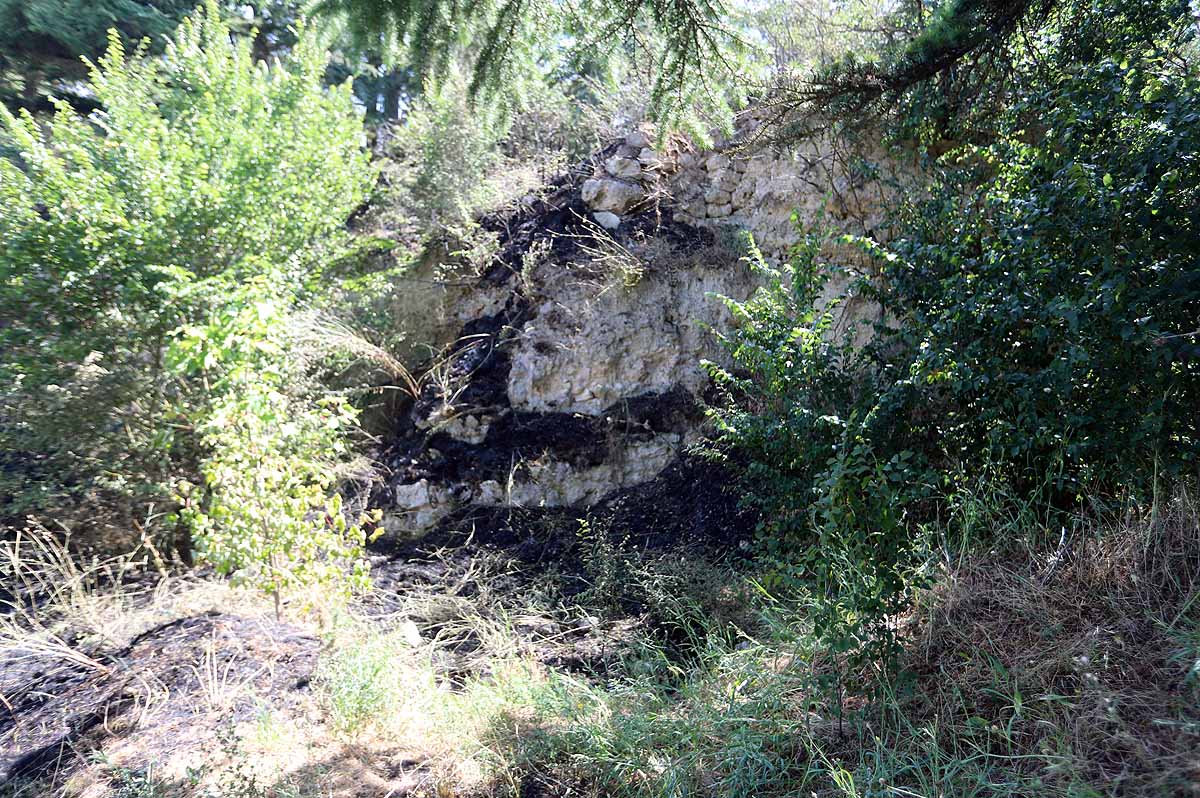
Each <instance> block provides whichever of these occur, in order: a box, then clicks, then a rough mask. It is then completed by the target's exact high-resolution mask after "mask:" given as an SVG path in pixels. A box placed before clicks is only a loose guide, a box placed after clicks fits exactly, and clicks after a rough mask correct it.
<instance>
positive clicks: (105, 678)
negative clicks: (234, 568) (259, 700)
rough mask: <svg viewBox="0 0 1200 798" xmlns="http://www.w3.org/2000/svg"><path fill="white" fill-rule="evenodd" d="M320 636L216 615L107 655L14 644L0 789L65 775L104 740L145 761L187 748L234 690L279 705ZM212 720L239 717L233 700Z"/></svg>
mask: <svg viewBox="0 0 1200 798" xmlns="http://www.w3.org/2000/svg"><path fill="white" fill-rule="evenodd" d="M319 648H320V643H319V641H318V640H317V639H316V638H315V637H312V636H310V635H307V634H305V633H303V632H301V631H300V630H299V629H296V628H295V627H291V626H289V625H287V624H282V623H273V622H268V621H260V620H250V619H247V618H242V617H238V616H234V615H227V614H224V613H219V612H210V613H205V614H202V615H197V616H192V617H187V618H181V619H178V620H174V621H171V622H169V623H165V624H162V625H160V626H157V627H155V628H153V629H150V630H149V631H146V632H144V633H142V634H140V635H138V636H137V637H136V638H134V640H133V641H132V642H130V643H129V645H127V646H125V647H123V648H121V649H120V650H117V651H114V652H111V653H93V654H92V655H91V656H88V655H87V654H85V653H84V652H82V651H79V650H77V649H72V650H70V651H67V650H62V651H58V652H55V651H53V650H49V651H39V650H36V649H35V648H34V647H33V645H32V643H31V650H30V651H27V652H21V651H20V650H17V651H15V652H13V653H12V654H11V656H9V658H8V659H7V661H4V662H0V696H3V702H2V703H3V705H2V706H0V785H3V784H4V783H5V782H6V781H9V780H15V779H34V778H40V777H46V776H51V775H54V774H61V773H64V772H70V771H71V770H72V769H73V768H75V767H77V766H78V765H79V764H80V763H81V761H82V754H81V752H83V751H85V750H89V749H92V748H95V747H97V746H98V744H99V741H100V740H101V739H103V738H106V737H114V736H123V735H125V734H128V735H132V736H133V738H134V739H133V740H132V742H133V743H134V744H135V745H136V747H137V748H138V750H139V751H141V752H144V753H145V755H146V758H147V759H154V758H159V759H166V758H168V757H169V756H170V755H171V754H172V753H173V752H174V751H175V750H180V749H186V748H187V747H189V746H191V745H194V744H195V743H196V742H197V740H198V739H199V738H200V737H201V736H202V735H203V734H204V733H205V732H206V731H208V732H212V731H214V730H213V729H211V728H207V729H206V728H205V727H206V726H210V725H211V724H212V723H214V722H215V720H216V719H217V718H216V710H218V709H222V707H216V706H213V704H215V703H219V702H221V701H222V700H223V699H224V698H225V696H224V695H223V694H222V693H224V692H225V691H228V690H231V689H233V688H234V687H237V688H238V689H253V690H254V691H256V692H257V693H259V694H262V695H272V696H275V697H276V698H277V699H278V700H279V701H280V702H281V703H286V701H287V697H288V694H289V693H296V694H298V693H299V692H301V691H304V690H306V689H307V687H308V684H309V679H310V677H311V675H312V672H313V668H314V667H315V665H316V660H317V653H318V650H319ZM227 709H228V710H229V712H227V713H224V714H222V715H221V717H220V718H219V720H220V722H222V723H232V722H237V721H238V720H239V719H240V718H239V717H238V713H239V712H241V713H245V712H246V711H248V709H247V708H246V707H244V706H242V707H241V708H240V710H239V709H238V707H237V705H236V704H231V705H230V706H229V707H228V708H227Z"/></svg>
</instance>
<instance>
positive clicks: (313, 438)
mask: <svg viewBox="0 0 1200 798" xmlns="http://www.w3.org/2000/svg"><path fill="white" fill-rule="evenodd" d="M251 52H252V51H251V42H250V41H247V40H241V41H239V42H237V43H234V44H231V41H230V35H229V29H228V27H227V26H226V25H225V23H224V22H223V21H222V20H221V15H220V11H219V7H218V4H217V3H216V2H215V0H210V2H208V4H207V5H206V6H204V7H203V8H202V9H200V10H198V11H197V12H196V13H195V14H194V15H193V16H191V17H190V18H188V19H187V20H185V21H184V22H183V23H182V25H181V26H180V28H179V30H178V32H177V33H176V34H175V36H174V37H173V38H172V40H171V41H170V42H168V44H167V46H166V49H165V52H164V55H163V57H162V58H161V59H149V58H143V57H141V53H140V52H139V53H138V54H135V55H134V56H133V57H128V56H127V55H126V53H125V52H124V51H123V49H122V46H121V42H120V39H119V37H117V36H116V35H115V34H113V36H112V38H111V43H110V46H109V49H108V52H107V53H106V54H105V56H104V57H103V58H102V59H100V61H99V62H98V63H97V64H95V65H92V66H91V80H90V89H91V92H92V93H93V94H94V95H95V98H96V101H97V102H98V103H99V105H100V106H101V107H102V109H103V110H102V111H99V112H97V113H96V114H95V115H93V116H92V117H89V118H83V117H81V116H80V115H78V114H77V113H75V112H74V111H72V110H71V108H69V107H68V106H66V105H65V104H60V105H59V106H58V111H57V113H56V114H55V116H54V118H53V120H52V121H51V122H50V124H49V125H48V127H47V128H46V129H43V128H42V126H40V125H39V123H38V122H36V121H35V120H34V119H33V118H32V117H30V116H28V115H22V116H20V117H17V116H14V115H13V114H11V113H9V112H8V111H6V110H4V109H0V129H2V130H3V132H4V133H5V134H6V135H7V136H8V137H9V138H11V140H12V141H13V142H14V144H15V145H16V149H17V150H18V152H19V154H18V155H17V157H16V158H15V159H13V160H11V161H0V201H2V202H3V204H4V206H5V209H6V210H5V214H4V215H3V217H2V218H0V309H2V311H3V312H2V313H0V315H3V317H4V318H5V320H6V322H5V324H4V325H3V327H2V328H0V348H3V350H4V352H5V357H4V359H3V362H0V383H2V384H3V386H4V387H3V388H2V389H0V406H2V407H3V408H4V410H5V411H6V412H5V413H4V416H5V420H4V422H3V423H2V424H0V437H2V438H3V446H2V448H3V450H4V451H5V452H6V454H5V458H6V461H7V462H6V463H5V465H6V468H5V474H6V476H5V481H6V485H5V486H4V488H3V490H4V493H5V494H6V495H4V496H2V497H0V500H3V501H4V504H5V506H4V508H3V510H0V514H3V515H5V516H12V515H14V514H16V513H17V512H25V511H31V510H32V511H46V510H50V511H53V512H55V513H58V514H66V513H69V512H70V507H71V505H72V504H73V503H75V502H77V501H78V499H79V498H80V496H81V495H87V494H90V493H94V492H95V491H96V490H98V489H108V490H114V489H115V490H116V491H117V492H118V493H119V494H120V496H121V497H122V499H123V500H124V501H126V502H132V503H131V506H136V504H137V502H138V501H139V500H140V501H157V502H162V501H163V500H164V499H166V498H169V495H170V490H171V485H172V483H173V482H174V481H175V480H176V479H177V478H179V477H181V476H183V477H188V478H189V479H190V481H192V482H196V481H202V482H203V483H204V491H203V492H202V493H194V494H192V496H191V497H190V500H189V503H188V506H187V508H186V512H185V513H184V515H183V516H182V517H183V518H184V519H185V520H188V521H191V522H192V523H193V524H194V528H195V531H196V532H197V535H198V539H199V542H200V544H201V548H200V551H201V553H202V554H205V555H207V556H211V557H212V558H213V559H214V561H215V562H216V563H217V564H218V565H219V566H221V567H222V569H225V570H232V569H238V568H244V567H248V566H252V565H254V566H256V567H263V566H264V565H265V564H266V563H270V565H269V567H268V568H267V570H268V571H269V572H270V573H271V574H272V575H271V576H270V578H269V579H267V580H266V581H267V583H268V584H271V585H276V586H278V585H280V584H281V573H282V572H281V570H280V569H281V568H284V567H285V566H284V564H283V563H281V562H279V560H278V556H279V553H280V552H281V551H283V550H285V549H289V548H290V549H291V555H290V557H291V566H290V568H289V570H290V571H292V572H294V571H295V568H296V566H297V563H299V562H301V561H305V560H308V559H309V558H310V556H311V555H313V554H314V551H313V550H312V549H311V548H308V547H306V546H301V545H297V542H298V541H299V540H301V539H304V540H309V539H310V538H308V537H306V535H310V534H313V533H314V531H315V530H318V529H324V528H325V526H324V524H326V523H333V524H335V525H336V524H340V523H341V522H340V521H333V522H316V521H311V520H309V519H310V517H312V514H313V512H314V508H317V507H320V508H323V507H324V506H325V505H326V503H327V500H328V499H329V486H330V477H329V474H331V473H332V469H330V468H329V461H330V460H332V459H336V457H337V456H338V454H339V451H338V448H337V446H335V445H334V444H335V443H336V441H337V439H338V433H339V431H341V430H343V429H345V427H346V426H347V425H348V424H349V423H350V421H351V420H352V415H351V414H349V413H348V411H347V410H346V409H345V408H344V407H343V406H341V405H339V404H338V403H337V402H333V403H329V402H325V403H318V402H316V400H317V399H319V398H320V391H319V390H317V389H316V388H315V386H313V385H312V384H311V383H310V382H306V381H305V380H304V379H303V374H301V373H299V372H298V369H297V368H296V367H295V366H294V365H293V364H291V363H290V362H289V357H288V351H287V346H286V345H285V340H284V338H285V328H286V324H287V318H288V315H289V313H291V312H292V311H293V310H294V309H296V308H298V307H299V306H300V305H301V304H302V303H304V302H305V301H307V300H309V299H311V298H312V297H314V296H315V295H317V294H318V293H319V292H320V291H323V290H325V287H326V284H327V282H328V280H329V273H328V271H327V269H326V268H325V266H326V264H327V263H331V262H333V261H334V256H336V255H337V254H338V253H339V252H341V251H342V250H343V249H344V247H345V242H346V239H345V234H344V232H343V225H344V222H345V220H346V218H347V217H348V216H349V215H350V213H351V212H352V211H353V210H354V209H355V208H356V207H357V206H358V205H359V204H360V203H361V202H362V200H363V198H364V196H365V194H366V191H367V189H368V187H369V186H370V184H371V182H372V180H373V175H372V170H371V169H370V168H369V166H368V163H367V158H366V154H365V152H364V150H363V147H362V129H361V120H360V117H359V114H358V113H357V112H356V111H355V109H354V107H353V102H352V98H351V95H350V91H349V87H348V86H345V85H344V86H341V87H338V88H332V89H330V88H326V87H325V86H324V85H323V82H322V78H323V75H324V70H325V60H326V59H325V55H324V53H323V52H322V50H321V49H320V48H319V47H318V45H317V44H316V42H315V40H314V39H313V38H312V37H311V36H309V35H308V34H307V33H304V32H302V35H301V37H300V40H299V42H298V44H297V45H296V47H295V48H294V49H293V51H292V52H291V54H290V55H289V57H288V58H287V59H286V60H285V61H283V62H281V63H275V64H272V65H266V64H261V63H255V62H254V61H253V58H252V55H251ZM47 396H51V397H54V401H53V402H52V403H47V402H45V401H44V399H45V398H46V397H47ZM260 464H261V465H262V469H261V470H260V469H258V468H257V466H258V465H260ZM31 465H32V466H34V467H31ZM48 475H53V476H54V477H57V481H58V484H57V485H55V484H54V481H53V480H48V479H47V478H46V477H47V476H48ZM265 492H270V493H271V494H272V495H271V496H270V498H265ZM319 515H320V517H324V515H325V513H324V512H321V513H320V514H319ZM251 527H255V528H256V529H257V532H251ZM335 531H336V533H337V534H341V533H342V532H343V530H342V529H341V528H338V529H336V530H335ZM345 531H346V532H349V531H351V530H345ZM302 532H303V534H302ZM353 538H354V535H350V536H349V538H348V539H350V540H353ZM324 540H325V542H322V543H315V544H313V545H314V546H315V548H316V549H318V550H321V551H326V552H328V551H331V550H338V551H341V550H340V549H337V548H336V547H332V548H331V545H332V544H330V543H329V539H328V538H326V539H324ZM266 541H270V542H266ZM290 581H291V579H290V578H289V579H283V580H282V582H290Z"/></svg>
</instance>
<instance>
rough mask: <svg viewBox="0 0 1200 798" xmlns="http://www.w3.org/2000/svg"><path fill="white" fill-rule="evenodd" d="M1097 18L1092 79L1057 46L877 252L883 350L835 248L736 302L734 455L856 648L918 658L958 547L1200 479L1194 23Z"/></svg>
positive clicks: (788, 566)
mask: <svg viewBox="0 0 1200 798" xmlns="http://www.w3.org/2000/svg"><path fill="white" fill-rule="evenodd" d="M1077 10H1078V9H1077ZM1085 12H1086V13H1085ZM1081 14H1082V16H1081V17H1079V19H1082V20H1083V22H1084V23H1085V24H1083V25H1082V27H1080V28H1079V29H1077V30H1076V31H1074V33H1075V36H1074V38H1073V40H1072V41H1073V42H1075V43H1076V44H1077V43H1078V42H1079V41H1087V42H1088V43H1089V46H1090V47H1091V48H1092V50H1091V54H1090V55H1091V60H1087V61H1084V62H1079V61H1078V59H1077V58H1075V56H1074V54H1072V53H1068V52H1059V51H1057V50H1056V49H1055V46H1056V45H1055V42H1056V41H1057V40H1056V39H1054V38H1053V37H1050V38H1048V39H1046V40H1045V41H1043V42H1042V44H1041V47H1042V48H1043V52H1039V53H1034V54H1031V55H1030V56H1029V60H1028V61H1027V62H1024V63H1021V64H1019V66H1020V68H1021V71H1020V72H1019V74H1018V79H1019V82H1020V84H1021V87H1022V89H1023V91H1022V93H1021V94H1020V100H1019V101H1017V102H1014V103H1012V104H1011V106H1010V107H1009V108H1008V109H1006V110H1005V111H1004V112H1003V113H1002V114H1001V115H1000V116H999V117H998V118H997V119H996V120H995V124H996V125H997V130H996V131H995V133H994V135H993V137H992V139H991V142H990V143H989V144H987V145H964V146H962V147H960V148H959V149H957V150H955V151H953V152H951V153H950V154H948V155H946V156H944V157H943V158H942V159H941V160H940V161H937V162H936V163H934V164H933V166H932V169H931V171H930V172H929V174H928V178H929V182H928V183H927V184H925V185H923V186H921V188H920V190H919V191H918V192H915V193H914V195H913V196H912V197H910V198H908V199H907V200H906V202H904V203H902V204H901V206H900V210H899V212H898V213H897V214H896V215H895V218H894V219H893V222H894V224H893V231H892V232H893V238H892V241H891V243H890V244H888V245H887V246H886V247H884V246H881V245H880V244H878V243H876V242H874V241H869V240H862V239H859V240H857V241H856V243H857V244H859V245H860V246H861V247H862V248H863V249H865V250H866V251H867V252H868V253H869V254H871V255H874V256H875V260H876V261H877V263H878V267H879V268H878V273H877V274H876V275H875V277H874V278H873V279H872V280H870V281H869V282H865V281H864V282H860V283H859V284H858V285H856V290H860V291H864V292H867V293H868V294H869V295H870V296H871V297H872V298H874V299H875V300H876V301H877V302H878V303H879V304H880V305H881V306H882V308H883V310H884V311H885V312H886V316H885V317H886V319H887V323H885V324H879V325H876V329H875V336H874V338H873V340H872V341H871V342H870V343H869V344H867V345H865V346H862V347H854V346H852V345H851V344H850V343H849V341H848V340H847V341H845V342H843V341H839V340H837V339H835V338H834V336H833V335H832V332H831V331H832V318H833V316H832V314H833V312H834V308H830V307H827V308H825V309H823V310H817V309H816V307H815V300H816V297H817V296H818V294H819V288H820V286H821V278H820V276H819V275H820V274H822V273H828V272H829V271H830V270H833V269H834V268H835V267H834V266H833V265H831V264H826V263H820V262H818V259H817V254H816V253H817V251H818V244H817V242H816V241H815V240H809V241H807V242H806V243H805V244H804V245H802V246H801V247H800V248H799V249H798V251H797V252H796V253H795V258H794V261H793V263H791V264H789V265H788V266H787V267H785V268H784V269H783V270H782V271H781V272H778V273H772V274H771V279H770V281H769V284H768V285H767V286H766V287H764V288H763V289H761V290H760V291H759V292H758V293H757V294H756V295H755V296H754V297H752V298H751V299H750V300H748V301H746V302H742V303H738V302H729V303H728V304H729V305H730V307H731V309H732V310H733V312H734V315H735V317H736V319H737V321H738V322H739V323H738V325H737V326H736V327H735V329H734V330H733V331H732V332H731V333H730V334H729V336H728V338H727V339H726V341H725V343H726V345H727V347H728V350H729V352H730V354H731V355H732V358H733V362H734V368H733V369H731V370H729V371H723V370H721V369H714V376H715V378H716V381H717V383H718V385H719V386H721V387H722V388H724V389H725V391H726V393H727V396H728V404H727V405H726V406H724V407H721V408H718V409H717V410H716V411H715V417H716V419H717V421H718V436H719V441H718V449H719V450H720V451H721V452H723V453H724V454H726V455H728V456H731V458H732V459H733V460H734V461H735V462H739V463H742V464H743V466H744V468H743V475H744V479H743V481H742V484H743V486H744V488H745V490H746V493H747V501H748V502H749V503H750V504H752V505H754V506H755V507H756V508H757V509H759V510H760V511H761V513H762V518H763V521H762V524H761V528H760V532H761V537H762V540H763V544H764V552H765V554H766V555H767V557H768V558H769V560H770V562H771V563H772V565H774V566H775V569H776V574H777V578H778V579H779V580H780V581H782V582H784V583H786V584H789V585H791V586H794V587H799V588H803V589H804V590H806V591H807V592H808V593H810V594H811V596H812V597H813V599H814V601H815V608H814V618H813V620H814V625H815V628H816V632H817V633H818V634H819V635H820V636H821V637H822V638H823V639H824V640H825V642H826V643H828V644H829V645H831V646H832V647H833V648H834V649H835V650H849V651H854V652H858V653H862V654H869V655H871V656H877V655H883V656H886V655H887V653H888V652H889V651H894V650H895V643H896V640H895V635H894V632H893V631H892V629H893V628H894V627H893V626H892V625H891V624H890V623H889V619H890V618H891V617H892V616H894V615H895V614H896V613H897V612H898V611H899V610H901V609H902V608H903V607H904V606H905V604H906V599H907V596H908V594H909V592H910V591H911V589H912V588H913V587H915V586H917V585H920V584H921V582H922V573H923V563H924V562H925V561H926V560H927V559H928V557H927V554H926V550H927V548H928V547H929V546H931V545H936V544H938V543H946V542H947V541H948V540H949V538H948V537H946V535H947V533H948V534H949V535H951V536H953V539H954V540H956V541H958V542H959V543H960V544H961V543H962V542H963V541H964V540H965V536H964V529H963V528H961V527H966V526H970V527H971V529H970V533H971V534H972V535H976V536H978V540H977V542H978V543H985V544H987V545H997V544H998V545H1001V546H1003V545H1008V544H1011V543H1014V542H1016V541H1011V540H1003V539H998V538H997V533H998V532H999V531H1001V530H1004V529H1011V528H1012V527H1013V525H1012V524H1009V523H1005V522H1004V521H1003V517H1004V516H1005V515H1006V514H1009V513H1010V512H1016V513H1017V514H1018V515H1021V516H1022V517H1028V515H1029V512H1031V511H1030V509H1029V508H1030V507H1034V506H1035V507H1036V509H1033V510H1032V512H1033V513H1034V514H1035V515H1044V514H1046V513H1049V514H1050V515H1051V516H1054V515H1055V514H1058V513H1066V512H1071V511H1073V510H1077V509H1079V506H1080V502H1081V501H1083V497H1084V496H1085V495H1089V494H1090V495H1092V496H1094V497H1104V496H1107V495H1112V494H1114V493H1116V492H1129V493H1133V494H1135V495H1137V494H1139V493H1140V494H1142V495H1146V494H1148V493H1149V492H1150V491H1151V490H1153V489H1154V487H1155V485H1154V484H1153V483H1154V480H1155V478H1161V477H1168V478H1169V477H1172V476H1176V475H1181V474H1188V473H1190V472H1191V471H1192V469H1194V468H1195V463H1196V458H1197V454H1200V428H1198V426H1197V424H1198V423H1200V421H1198V419H1200V417H1198V416H1197V414H1196V412H1195V408H1196V407H1200V331H1198V330H1197V329H1196V319H1197V318H1200V270H1198V269H1197V267H1196V260H1195V254H1194V253H1195V252H1196V251H1197V249H1198V248H1200V229H1198V228H1197V225H1196V217H1195V214H1194V208H1195V207H1196V205H1197V200H1198V197H1197V194H1198V192H1200V99H1198V97H1197V88H1198V87H1200V86H1198V84H1197V80H1196V76H1195V73H1194V70H1189V69H1188V68H1187V66H1186V64H1182V62H1180V61H1178V60H1174V59H1172V58H1171V57H1170V55H1169V46H1170V47H1173V46H1177V45H1180V44H1181V43H1182V42H1186V41H1187V40H1190V39H1192V38H1193V37H1194V28H1193V26H1191V25H1190V23H1188V22H1187V21H1186V20H1184V19H1182V18H1181V17H1180V16H1179V15H1178V14H1177V13H1174V11H1172V10H1171V9H1168V8H1167V6H1166V4H1162V3H1157V2H1150V1H1149V0H1147V2H1145V3H1142V4H1140V5H1139V6H1138V7H1137V8H1136V9H1129V10H1125V7H1124V6H1122V7H1121V8H1120V9H1118V8H1116V7H1113V8H1107V7H1105V8H1097V9H1091V10H1088V9H1084V10H1083V11H1081ZM1114 19H1115V20H1116V22H1115V23H1113V20H1114ZM1031 130H1036V131H1037V133H1036V135H1032V136H1031V135H1030V132H1031ZM849 241H855V240H854V239H849ZM843 243H845V241H843ZM760 265H761V264H760ZM983 490H986V492H987V493H988V494H989V495H991V496H993V497H997V498H999V499H1002V502H1001V504H1002V505H1003V506H1000V505H996V506H995V507H994V508H992V509H990V510H987V512H993V513H994V514H995V517H994V518H990V519H989V518H983V519H980V518H979V517H978V511H979V510H980V508H981V507H982V506H983V505H980V503H979V502H978V501H976V498H977V496H978V495H979V492H980V491H983ZM973 497H974V498H973ZM1014 507H1015V508H1017V509H1016V510H1015V511H1014V509H1013V508H1014ZM985 509H986V508H985ZM1018 526H1020V527H1022V528H1024V529H1028V528H1029V527H1030V526H1031V525H1030V524H1021V525H1018ZM1032 526H1034V527H1038V528H1046V527H1047V526H1049V524H1044V523H1039V524H1033V525H1032ZM956 527H960V528H957V529H956ZM1053 528H1054V529H1056V530H1057V529H1059V528H1060V526H1059V525H1057V524H1056V525H1054V527H1053ZM931 532H936V533H938V535H936V536H933V537H931V536H930V533H931Z"/></svg>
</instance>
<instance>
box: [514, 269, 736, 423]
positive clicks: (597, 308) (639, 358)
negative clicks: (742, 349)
mask: <svg viewBox="0 0 1200 798" xmlns="http://www.w3.org/2000/svg"><path fill="white" fill-rule="evenodd" d="M729 261H731V262H725V263H720V262H718V263H713V264H696V265H695V267H694V268H689V269H687V270H679V271H672V270H670V269H668V268H663V269H662V270H661V271H658V270H655V269H654V268H650V269H648V270H647V273H646V274H645V275H644V277H643V278H642V280H641V281H639V282H638V283H637V284H636V285H634V286H631V287H628V288H621V289H612V290H609V291H606V292H604V293H603V294H602V295H600V296H595V295H594V294H595V289H594V287H591V286H589V285H588V284H586V283H581V282H574V283H573V282H571V281H561V282H559V283H558V284H557V285H555V286H554V287H553V288H552V290H551V293H550V295H549V296H547V297H546V298H545V300H544V301H543V302H542V303H540V304H539V305H538V306H537V308H536V309H535V310H534V312H533V314H532V318H531V319H530V320H529V321H528V322H526V324H525V325H524V326H523V327H522V328H521V332H520V335H519V336H518V337H517V340H516V342H515V347H514V350H513V353H512V368H511V370H510V372H509V376H508V398H509V401H510V402H511V404H512V406H513V407H515V408H519V409H521V410H529V411H536V412H547V411H554V412H571V413H585V414H589V415H595V414H597V413H600V412H601V411H603V410H604V409H605V408H607V407H609V406H610V405H612V404H614V403H616V402H618V401H619V400H620V399H621V398H622V397H627V396H637V395H639V394H645V393H661V392H664V391H668V390H670V389H671V388H672V387H674V386H680V387H682V388H684V389H685V390H687V391H689V392H691V393H692V394H699V393H700V392H701V391H702V389H703V386H704V385H705V384H706V383H707V379H708V378H707V374H706V373H705V371H704V369H703V368H702V367H701V366H700V361H701V360H702V359H718V360H719V359H720V358H721V356H722V353H721V350H720V347H719V346H718V345H717V342H716V340H715V338H714V336H713V335H712V333H711V331H710V328H711V327H716V328H718V329H719V328H720V327H721V326H723V325H724V324H726V323H727V322H728V311H727V310H726V309H725V306H724V305H723V304H721V303H720V302H718V301H716V300H714V299H713V298H712V296H711V295H712V294H719V295H723V296H731V297H734V298H737V299H745V298H746V297H748V296H749V295H750V293H751V291H752V290H753V288H754V286H755V285H756V282H755V278H754V276H753V275H752V274H751V273H750V270H749V268H748V267H747V266H746V264H744V263H739V262H737V260H736V258H735V257H734V258H729Z"/></svg>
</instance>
